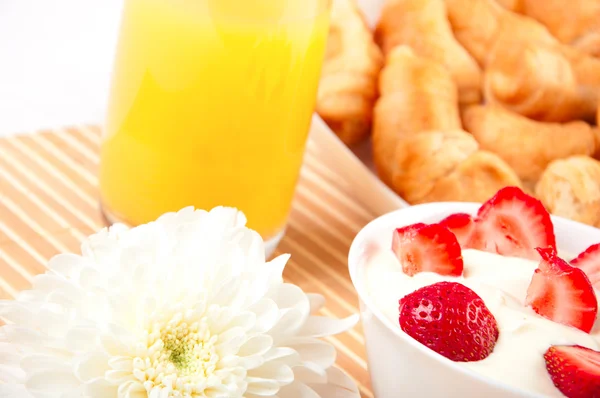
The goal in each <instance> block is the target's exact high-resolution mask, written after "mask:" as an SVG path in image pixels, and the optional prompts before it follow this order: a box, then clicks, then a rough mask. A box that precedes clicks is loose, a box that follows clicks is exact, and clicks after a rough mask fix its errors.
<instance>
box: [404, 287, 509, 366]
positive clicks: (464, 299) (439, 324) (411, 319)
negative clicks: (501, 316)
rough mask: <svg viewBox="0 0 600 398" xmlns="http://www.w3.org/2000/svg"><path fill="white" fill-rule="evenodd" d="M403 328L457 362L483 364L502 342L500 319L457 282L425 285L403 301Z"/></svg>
mask: <svg viewBox="0 0 600 398" xmlns="http://www.w3.org/2000/svg"><path fill="white" fill-rule="evenodd" d="M399 311H400V317H399V322H400V328H401V329H402V330H403V331H404V332H405V333H406V334H408V335H409V336H411V337H412V338H413V339H415V340H417V341H418V342H419V343H421V344H423V345H425V346H427V347H429V348H430V349H432V350H433V351H435V352H437V353H438V354H440V355H443V356H445V357H446V358H449V359H451V360H453V361H457V362H469V361H479V360H482V359H484V358H486V357H487V356H488V355H490V354H491V353H492V351H493V350H494V347H495V345H496V341H497V340H498V336H499V331H498V323H497V322H496V318H494V315H492V313H491V312H490V310H489V309H488V308H487V307H486V305H485V303H484V302H483V300H482V299H481V297H479V296H478V295H477V293H475V292H474V291H473V290H471V289H469V288H468V287H466V286H465V285H462V284H460V283H456V282H439V283H434V284H433V285H429V286H425V287H423V288H421V289H417V290H415V291H414V292H412V293H410V294H408V295H406V296H404V297H403V298H402V299H401V300H400V308H399Z"/></svg>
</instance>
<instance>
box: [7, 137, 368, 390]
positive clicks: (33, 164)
mask: <svg viewBox="0 0 600 398" xmlns="http://www.w3.org/2000/svg"><path fill="white" fill-rule="evenodd" d="M99 143H100V129H99V128H97V127H94V126H78V127H75V128H65V129H60V130H51V131H42V132H39V133H35V134H26V135H18V136H11V137H8V138H3V139H0V298H9V297H13V296H15V295H16V294H17V292H18V291H20V290H22V289H27V288H28V287H30V285H31V279H32V277H33V275H36V274H38V273H41V272H44V271H45V264H46V262H47V261H48V259H49V258H50V257H51V256H53V255H54V254H56V253H59V252H78V251H79V244H80V241H81V240H82V239H83V238H84V237H86V236H87V235H89V234H91V233H93V232H95V231H96V230H98V229H100V228H102V227H103V226H104V224H103V218H102V216H101V214H100V211H99V207H98V183H97V180H96V172H97V169H98V160H99V159H98V149H99ZM321 155H323V156H326V155H325V154H320V153H319V148H318V147H316V146H315V145H314V144H313V143H312V142H309V145H308V151H307V155H306V159H305V165H304V167H303V170H302V176H301V180H300V184H299V186H298V189H297V192H296V198H295V201H294V206H293V210H292V214H291V217H290V220H289V226H288V230H287V233H286V236H285V237H284V239H283V241H282V242H281V244H280V246H279V248H278V251H279V252H280V253H281V252H284V253H291V254H292V258H291V261H290V263H289V264H288V267H287V268H286V273H285V274H284V276H285V278H286V279H287V281H289V282H293V283H295V284H297V285H299V286H301V287H302V288H303V289H304V290H305V291H309V292H318V293H321V294H323V295H324V296H325V297H326V299H327V305H326V308H325V309H324V310H323V314H324V315H327V316H335V317H345V316H348V315H350V314H351V313H356V312H358V308H357V298H356V294H355V292H354V289H353V287H352V283H351V282H350V278H349V275H348V269H347V263H346V258H347V257H346V256H347V253H348V249H349V246H350V243H351V241H352V238H353V237H354V235H355V234H356V233H357V232H358V230H359V229H360V228H362V226H364V225H365V224H366V223H367V222H368V221H370V220H371V219H373V218H374V217H375V215H374V214H372V213H371V212H370V211H368V210H367V209H365V208H364V207H362V206H361V205H360V204H359V203H358V202H357V201H355V200H353V198H352V195H351V194H350V191H349V189H348V187H349V185H350V184H351V182H350V181H346V180H344V179H343V178H341V176H339V175H338V174H337V173H336V171H335V170H333V169H331V168H329V167H327V166H325V165H323V164H322V163H320V162H319V160H318V159H319V157H320V156H321ZM328 340H329V341H330V342H331V343H332V344H334V345H335V346H336V347H337V349H338V352H339V355H338V364H339V366H340V367H341V368H343V369H345V370H346V371H347V372H348V373H349V374H350V375H351V377H353V378H354V380H355V381H356V382H357V384H358V385H359V387H360V389H361V392H362V395H363V397H373V394H372V393H371V391H370V387H369V377H368V374H367V364H366V361H365V348H364V339H363V336H362V332H361V329H360V326H358V327H356V328H355V329H353V330H351V331H350V332H348V333H344V334H343V335H339V336H335V337H331V338H328Z"/></svg>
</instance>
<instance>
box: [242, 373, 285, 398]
mask: <svg viewBox="0 0 600 398" xmlns="http://www.w3.org/2000/svg"><path fill="white" fill-rule="evenodd" d="M247 381H248V388H247V389H246V394H255V395H258V396H261V397H269V396H273V395H275V394H277V392H278V391H279V388H280V385H279V382H277V381H276V380H272V379H263V378H260V377H248V378H247Z"/></svg>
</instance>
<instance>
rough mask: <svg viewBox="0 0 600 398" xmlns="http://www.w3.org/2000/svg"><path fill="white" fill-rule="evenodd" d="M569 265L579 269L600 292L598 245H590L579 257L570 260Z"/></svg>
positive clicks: (599, 254) (599, 252)
mask: <svg viewBox="0 0 600 398" xmlns="http://www.w3.org/2000/svg"><path fill="white" fill-rule="evenodd" d="M571 265H572V266H574V267H577V268H579V269H580V270H582V271H583V272H585V274H586V275H587V277H588V279H589V280H590V282H591V283H592V286H594V287H595V288H596V289H597V290H600V243H596V244H595V245H591V246H590V247H588V248H587V249H585V251H583V252H581V253H580V254H579V256H577V257H576V258H574V259H573V260H571Z"/></svg>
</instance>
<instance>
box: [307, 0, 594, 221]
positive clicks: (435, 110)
mask: <svg viewBox="0 0 600 398" xmlns="http://www.w3.org/2000/svg"><path fill="white" fill-rule="evenodd" d="M354 1H355V0H333V5H332V22H331V28H330V34H329V39H328V46H327V53H326V56H325V63H324V68H323V72H322V78H321V82H320V86H319V95H318V100H317V113H319V114H320V115H321V117H322V118H323V119H324V120H325V122H326V123H327V124H328V125H329V126H330V127H331V129H332V130H333V131H335V133H336V134H337V135H338V136H339V137H340V138H341V139H342V141H344V142H345V143H346V144H347V145H354V144H356V143H358V142H359V141H362V140H364V139H367V138H368V137H369V136H371V140H372V147H373V159H374V163H375V168H376V170H377V174H378V175H379V177H380V178H381V180H382V181H383V182H385V183H386V184H387V185H388V186H390V187H391V188H392V189H394V190H395V191H396V192H397V193H398V194H399V195H400V196H402V197H403V198H404V199H405V200H407V201H408V202H409V203H412V204H415V203H423V202H432V201H473V202H481V201H485V200H486V199H488V198H489V197H491V196H492V195H493V194H494V193H495V192H496V191H498V190H499V189H500V188H502V187H504V186H507V185H512V186H519V187H521V188H523V189H524V190H526V191H527V192H529V193H530V194H533V195H535V196H536V197H537V198H538V199H540V200H541V201H542V202H543V203H544V205H545V206H546V207H547V208H548V209H549V211H550V212H552V213H553V214H555V215H559V216H563V217H567V218H570V219H573V220H576V221H580V222H584V223H586V224H590V225H594V226H600V161H598V160H596V159H595V157H597V158H598V159H600V156H598V155H600V129H598V127H596V126H597V125H598V124H600V121H599V120H598V119H600V108H599V101H600V0H569V1H566V0H387V1H386V2H385V4H384V6H383V9H382V11H381V16H380V19H379V21H378V23H377V26H376V28H375V29H374V31H372V30H371V29H370V28H369V27H368V25H367V23H366V22H365V19H364V17H363V15H362V14H361V11H360V9H359V8H358V6H357V5H356V4H355V3H354Z"/></svg>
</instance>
